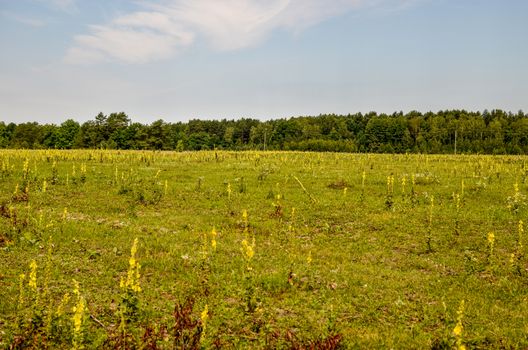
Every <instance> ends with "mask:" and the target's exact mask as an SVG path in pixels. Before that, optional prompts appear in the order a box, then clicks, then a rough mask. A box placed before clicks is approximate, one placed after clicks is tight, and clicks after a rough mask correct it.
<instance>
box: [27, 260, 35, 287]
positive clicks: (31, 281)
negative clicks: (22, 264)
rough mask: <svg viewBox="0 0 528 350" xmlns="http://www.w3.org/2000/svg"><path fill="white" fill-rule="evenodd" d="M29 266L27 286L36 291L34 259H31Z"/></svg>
mask: <svg viewBox="0 0 528 350" xmlns="http://www.w3.org/2000/svg"><path fill="white" fill-rule="evenodd" d="M29 267H30V268H31V271H30V272H29V280H28V286H29V288H31V289H33V291H35V292H36V291H37V263H36V261H35V260H31V263H30V264H29Z"/></svg>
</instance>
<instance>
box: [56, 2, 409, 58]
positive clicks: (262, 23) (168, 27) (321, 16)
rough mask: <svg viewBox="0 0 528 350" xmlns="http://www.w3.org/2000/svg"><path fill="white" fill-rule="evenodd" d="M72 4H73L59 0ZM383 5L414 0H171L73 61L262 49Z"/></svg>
mask: <svg viewBox="0 0 528 350" xmlns="http://www.w3.org/2000/svg"><path fill="white" fill-rule="evenodd" d="M54 1H55V2H61V1H62V2H68V1H73V0H54ZM380 1H385V2H388V1H392V2H398V3H399V2H403V1H408V0H223V1H219V0H165V1H164V2H162V3H160V2H152V1H151V2H147V3H144V4H143V6H144V10H143V11H138V12H133V13H130V14H126V15H120V16H118V17H116V18H114V19H113V20H112V21H111V22H109V23H107V24H104V25H97V26H91V27H90V32H89V33H88V34H85V35H78V36H76V37H75V39H74V45H73V46H72V47H71V48H70V49H69V50H68V52H67V54H66V57H65V61H66V62H68V63H94V62H100V61H105V60H109V61H121V62H126V63H145V62H150V61H155V60H160V59H166V58H169V57H172V56H174V55H175V54H177V53H178V52H179V51H181V50H183V49H185V48H186V47H189V46H191V45H192V44H193V43H194V42H195V41H196V38H197V37H202V38H204V39H205V40H206V41H207V42H208V43H209V44H210V45H211V46H212V47H213V48H214V49H217V50H236V49H242V48H247V47H251V46H255V45H258V44H259V43H261V42H262V41H263V40H265V39H266V37H267V36H268V35H269V34H270V33H271V32H273V31H274V30H277V29H285V30H288V31H292V32H300V31H302V30H303V29H306V28H308V27H310V26H313V25H315V24H317V23H319V22H321V21H324V20H326V19H328V18H331V17H334V16H338V15H340V14H343V13H346V12H348V11H350V10H352V9H354V8H357V7H359V6H364V5H368V4H373V3H377V2H380Z"/></svg>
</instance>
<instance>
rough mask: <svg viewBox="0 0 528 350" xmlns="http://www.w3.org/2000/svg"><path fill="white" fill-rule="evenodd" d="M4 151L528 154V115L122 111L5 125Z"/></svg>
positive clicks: (0, 133)
mask: <svg viewBox="0 0 528 350" xmlns="http://www.w3.org/2000/svg"><path fill="white" fill-rule="evenodd" d="M0 148H14V149H123V150H124V149H134V150H176V151H190V150H212V149H218V150H221V149H223V150H298V151H319V152H369V153H428V154H447V153H463V154H525V153H527V152H528V114H525V113H524V112H523V111H519V112H517V113H512V112H506V111H503V110H499V109H495V110H491V111H488V110H485V111H483V112H478V111H477V112H471V111H465V110H446V111H438V112H436V113H435V112H427V113H420V112H417V111H411V112H408V113H405V114H404V113H403V112H395V113H393V114H383V113H381V114H378V113H376V112H370V113H366V114H362V113H356V114H348V115H336V114H323V115H319V116H302V117H292V118H283V119H274V120H266V121H261V120H257V119H251V118H242V119H238V120H227V119H222V120H199V119H192V120H189V121H188V122H175V123H172V122H165V121H163V120H161V119H160V120H157V121H154V122H152V123H151V124H141V123H137V122H132V120H131V118H130V117H129V116H128V115H127V114H126V113H124V112H120V113H111V114H109V115H105V114H103V113H102V112H101V113H99V114H98V115H97V116H96V117H95V118H94V119H93V120H89V121H86V122H84V123H82V124H81V123H79V122H77V121H75V120H73V119H68V120H66V121H64V122H63V123H61V124H60V125H55V124H39V123H37V122H27V123H20V124H16V123H9V124H6V123H5V122H0Z"/></svg>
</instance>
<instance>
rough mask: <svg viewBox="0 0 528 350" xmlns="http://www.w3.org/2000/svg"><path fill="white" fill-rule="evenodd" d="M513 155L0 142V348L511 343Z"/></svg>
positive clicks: (525, 332) (525, 304)
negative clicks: (15, 145)
mask: <svg viewBox="0 0 528 350" xmlns="http://www.w3.org/2000/svg"><path fill="white" fill-rule="evenodd" d="M527 160H528V158H527V157H520V156H515V157H513V156H511V157H506V156H505V157H491V156H426V155H367V154H331V153H326V154H323V153H293V152H292V153H287V152H220V151H219V152H214V151H210V152H197V153H160V152H157V153H154V152H123V151H121V152H118V151H11V150H4V151H0V162H1V173H0V188H1V192H0V194H1V198H0V230H1V231H0V347H2V348H9V347H10V346H12V347H13V348H17V347H18V348H22V347H34V348H44V347H48V348H82V347H85V348H87V349H92V348H122V349H125V348H146V349H155V348H161V349H170V348H193V347H194V348H200V347H201V348H215V347H220V348H253V349H259V348H268V349H276V348H292V349H310V348H312V349H317V348H320V349H334V348H358V349H365V348H387V349H389V348H395V349H401V348H416V349H424V348H458V349H463V348H464V347H465V348H468V349H472V348H476V349H478V348H505V349H510V348H511V349H516V348H520V349H525V348H527V347H528V318H527V316H526V315H528V300H527V297H528V288H527V287H528V272H527V267H528V265H527V262H528V261H527V259H526V254H525V247H524V246H525V245H528V242H526V239H525V237H524V233H523V223H522V220H524V221H526V220H527V212H528V210H527V208H526V205H527V199H526V197H525V194H526V193H527V192H528V183H527V181H526V178H527V176H528V167H527V165H526V161H527ZM136 238H137V241H136V242H137V243H136V244H135V245H134V241H135V239H136ZM133 245H134V246H135V248H137V251H135V250H136V249H132V250H134V251H133V252H131V248H132V247H133ZM131 255H132V258H131ZM138 264H139V265H140V266H138ZM74 281H76V282H74ZM76 285H77V287H76Z"/></svg>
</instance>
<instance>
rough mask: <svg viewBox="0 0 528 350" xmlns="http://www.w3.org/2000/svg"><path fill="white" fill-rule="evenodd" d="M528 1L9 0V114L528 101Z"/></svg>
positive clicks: (265, 112) (256, 112)
mask: <svg viewBox="0 0 528 350" xmlns="http://www.w3.org/2000/svg"><path fill="white" fill-rule="evenodd" d="M527 19H528V1H526V0H138V1H125V0H0V121H4V122H16V123H20V122H28V121H36V122H39V123H55V124H60V123H61V122H63V121H65V120H66V119H69V118H72V119H75V120H77V121H80V122H83V121H86V120H91V119H94V117H95V116H96V115H97V114H98V113H99V112H103V113H105V114H109V113H112V112H121V111H124V112H125V113H127V115H128V116H129V117H130V118H131V119H132V120H133V121H138V122H142V123H150V122H152V121H155V120H158V119H163V120H165V121H167V122H176V121H187V120H190V119H223V118H227V119H238V118H242V117H246V118H258V119H262V120H267V119H273V118H285V117H291V116H300V115H318V114H322V113H337V114H347V113H356V112H364V113H365V112H369V111H377V112H383V113H392V112H394V111H403V112H408V111H412V110H417V111H422V112H427V111H438V110H444V109H468V110H473V111H482V110H484V109H489V110H491V109H503V110H507V111H512V112H517V111H518V110H521V109H522V110H524V111H528V45H527V43H528V39H527V38H528V21H527Z"/></svg>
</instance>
